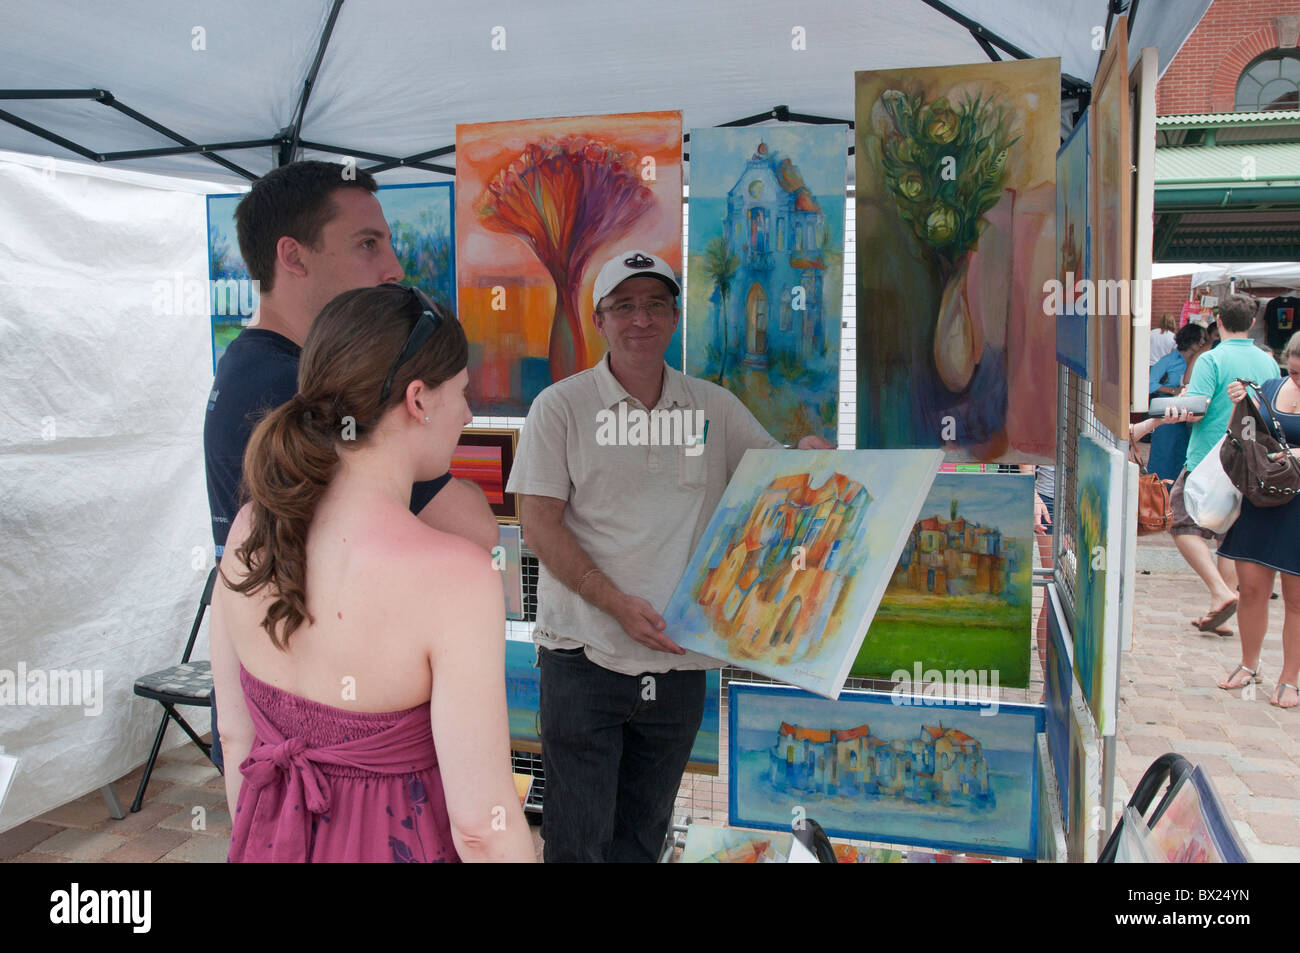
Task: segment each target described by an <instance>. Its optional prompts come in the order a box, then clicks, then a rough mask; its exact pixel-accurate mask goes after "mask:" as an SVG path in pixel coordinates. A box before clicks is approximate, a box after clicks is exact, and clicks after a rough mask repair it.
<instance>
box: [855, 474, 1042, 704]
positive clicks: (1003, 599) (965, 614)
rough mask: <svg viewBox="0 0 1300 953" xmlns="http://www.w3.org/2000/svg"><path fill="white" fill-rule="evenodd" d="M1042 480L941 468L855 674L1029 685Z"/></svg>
mask: <svg viewBox="0 0 1300 953" xmlns="http://www.w3.org/2000/svg"><path fill="white" fill-rule="evenodd" d="M1033 511H1034V478H1033V476H1031V475H1029V474H1020V473H986V474H978V473H976V474H967V473H953V474H949V473H940V474H939V475H938V476H936V477H935V478H934V483H933V484H932V485H931V486H930V493H929V495H928V496H927V497H926V498H925V504H924V505H923V506H922V507H921V513H920V516H919V518H918V519H917V520H916V522H915V523H913V524H912V529H911V532H910V533H909V534H908V537H907V542H906V543H905V544H904V546H903V552H902V555H901V556H900V557H899V560H898V564H897V566H896V567H895V568H894V572H893V575H892V577H891V578H890V581H889V586H888V588H887V589H886V590H885V594H884V596H883V598H882V599H881V600H880V606H879V608H877V609H876V614H875V616H874V617H873V618H872V620H871V627H870V628H868V629H867V634H866V637H865V638H863V640H862V647H861V648H860V649H859V650H858V655H857V658H856V659H855V660H854V663H853V668H852V669H851V670H850V674H851V675H854V676H856V677H861V678H880V679H886V678H895V679H897V677H898V675H899V674H900V673H904V672H905V673H907V674H908V678H909V679H910V680H911V681H913V682H922V683H923V682H924V681H925V680H926V673H930V672H932V671H933V672H939V673H942V675H943V676H944V677H943V681H944V682H945V683H948V684H952V683H956V682H961V683H964V684H970V685H974V684H978V685H980V686H991V688H992V691H993V692H994V693H996V692H997V690H998V688H999V687H1003V688H1026V687H1028V685H1029V642H1030V639H1029V636H1030V629H1031V627H1032V626H1031V623H1032V621H1033V619H1032V605H1031V603H1032V600H1033V561H1034V560H1033V546H1034V542H1033V539H1034V527H1033V516H1034V512H1033Z"/></svg>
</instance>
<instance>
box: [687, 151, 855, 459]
mask: <svg viewBox="0 0 1300 953" xmlns="http://www.w3.org/2000/svg"><path fill="white" fill-rule="evenodd" d="M848 144H849V136H848V127H847V126H832V125H828V126H780V127H776V126H765V127H762V128H747V129H693V130H691V193H690V235H689V244H688V247H687V254H688V264H689V271H690V274H691V278H692V280H691V281H690V282H689V283H688V285H687V288H686V292H687V300H686V314H687V319H688V324H687V328H686V373H687V374H691V375H693V376H695V377H702V378H704V379H705V380H708V381H712V382H713V383H715V384H719V385H721V386H722V387H725V388H727V389H728V390H730V391H731V392H732V393H734V394H735V395H736V396H737V397H739V398H740V399H741V401H742V402H743V403H744V404H745V406H746V407H748V408H749V410H750V412H751V413H753V414H754V416H755V417H756V418H758V422H759V423H761V424H762V425H763V426H764V428H766V430H767V431H768V432H769V433H771V434H772V435H773V436H775V437H776V438H777V439H778V440H781V441H782V442H784V443H787V444H794V443H797V442H798V440H799V438H800V437H803V436H805V435H807V434H819V435H820V436H822V437H825V438H826V439H827V440H829V441H831V442H832V443H834V442H835V440H836V434H837V432H838V419H839V394H840V310H841V299H842V298H843V294H844V176H845V171H846V163H845V156H846V154H847V149H848Z"/></svg>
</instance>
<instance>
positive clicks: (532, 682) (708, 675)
mask: <svg viewBox="0 0 1300 953" xmlns="http://www.w3.org/2000/svg"><path fill="white" fill-rule="evenodd" d="M536 663H537V647H536V646H535V645H533V643H532V642H521V641H517V640H514V639H507V640H506V708H507V709H508V714H509V719H510V746H511V747H512V748H515V749H517V750H519V751H532V752H539V751H541V750H542V724H541V716H540V711H541V697H542V694H541V670H540V669H538V668H537V667H536ZM704 674H705V680H704V718H703V719H702V720H701V721H700V730H699V731H698V732H696V735H695V744H693V745H692V746H691V755H690V760H689V761H687V763H686V770H687V771H693V772H695V773H696V774H717V773H718V739H719V729H720V727H721V725H720V718H721V715H720V710H721V707H722V706H721V699H722V677H721V673H720V672H719V671H718V670H717V669H710V670H709V671H707V672H705V673H704Z"/></svg>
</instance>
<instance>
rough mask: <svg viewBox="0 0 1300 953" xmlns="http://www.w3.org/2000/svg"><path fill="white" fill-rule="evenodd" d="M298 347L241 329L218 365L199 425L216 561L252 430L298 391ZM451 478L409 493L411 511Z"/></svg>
mask: <svg viewBox="0 0 1300 953" xmlns="http://www.w3.org/2000/svg"><path fill="white" fill-rule="evenodd" d="M301 355H302V348H300V347H299V346H298V345H296V344H294V343H293V342H292V341H290V340H289V339H288V338H287V337H285V336H284V335H282V334H276V333H275V332H274V331H267V330H264V329H262V328H245V329H244V330H243V331H241V332H240V334H239V337H237V338H235V339H234V340H233V341H231V342H230V345H229V347H227V348H226V353H225V354H223V355H222V357H221V361H220V362H219V363H218V364H217V375H216V378H215V379H214V380H213V382H212V393H210V394H209V395H208V412H207V416H206V418H205V420H204V422H203V458H204V461H205V464H206V468H207V474H208V509H209V511H210V512H211V514H212V541H213V542H214V543H216V546H217V558H218V559H220V558H221V553H222V551H223V550H224V549H225V546H226V535H227V534H228V533H229V532H230V524H231V522H232V521H233V520H234V518H235V514H236V513H238V512H239V504H240V499H239V483H240V478H241V476H242V474H243V469H244V451H245V450H246V449H247V448H248V440H249V438H250V437H251V436H252V435H253V428H254V427H256V426H257V423H258V421H260V420H261V419H262V417H263V416H265V415H266V413H267V412H268V411H270V410H273V409H275V408H276V407H279V406H280V405H281V404H285V403H288V402H289V401H290V400H291V399H292V398H293V395H294V394H296V393H297V392H298V358H299V357H300V356H301ZM449 479H451V475H450V474H443V475H442V476H440V477H438V479H436V480H429V481H428V482H425V483H417V484H415V485H414V486H413V487H412V488H411V512H412V513H419V512H420V511H421V510H422V509H424V507H425V505H426V504H428V502H429V501H430V500H432V499H433V498H434V497H435V496H437V494H438V491H439V490H441V489H442V488H443V487H444V486H446V484H447V481H448V480H449Z"/></svg>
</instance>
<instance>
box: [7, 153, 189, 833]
mask: <svg viewBox="0 0 1300 953" xmlns="http://www.w3.org/2000/svg"><path fill="white" fill-rule="evenodd" d="M48 171H49V170H43V169H42V168H41V167H40V166H39V165H38V164H36V163H35V162H34V161H33V160H26V159H23V160H18V161H11V160H8V159H5V158H3V157H0V352H2V353H3V354H4V362H3V365H2V367H3V369H2V370H0V620H2V621H0V670H4V669H7V670H9V672H10V673H13V675H12V676H11V678H12V677H13V676H16V674H17V670H18V669H19V666H25V668H26V669H27V671H28V680H27V687H28V688H30V687H32V685H33V684H34V682H33V679H32V673H33V672H35V671H38V670H39V672H43V673H52V672H60V671H62V672H67V671H70V670H83V671H89V672H91V673H92V674H91V677H90V678H89V679H88V680H87V681H88V682H89V683H90V685H89V687H90V688H91V689H93V686H94V685H95V684H96V683H97V679H98V677H99V676H98V675H97V674H96V673H102V679H103V682H102V684H103V697H102V698H95V697H92V696H93V692H87V691H86V687H85V686H83V688H82V697H65V698H59V699H50V700H51V701H60V700H62V701H70V702H72V704H65V705H53V704H31V703H30V702H31V699H30V698H29V699H28V704H4V705H0V745H3V746H4V747H5V749H6V753H8V754H13V755H17V756H18V757H19V758H21V759H22V760H21V764H20V766H19V770H18V774H17V776H16V777H15V779H14V783H13V787H12V789H11V791H10V794H9V798H8V801H7V802H6V804H5V806H4V810H3V813H0V831H3V830H6V829H8V828H10V827H13V826H15V825H17V824H19V823H22V822H23V821H25V820H27V819H28V818H31V817H34V816H36V815H38V814H41V813H43V812H45V811H47V810H50V809H51V808H54V807H56V806H58V805H60V804H63V803H65V802H67V801H69V800H71V799H73V798H76V797H79V796H81V795H82V794H85V793H87V792H90V791H94V790H95V789H96V788H98V787H100V786H102V785H104V784H106V783H108V782H110V781H113V780H116V779H117V778H120V777H122V776H123V775H124V774H127V773H129V772H130V771H131V770H132V769H133V768H135V767H136V766H137V765H139V764H141V763H142V762H143V761H144V759H145V757H146V756H147V755H148V751H149V745H150V744H151V743H152V740H153V735H154V732H155V731H156V729H157V726H158V720H159V717H160V716H161V714H162V708H161V707H160V706H159V705H158V704H157V703H156V702H153V701H147V700H145V699H142V698H138V697H136V696H135V695H134V694H133V693H132V686H133V684H134V682H135V679H136V678H137V677H139V676H141V675H144V674H146V673H148V672H151V671H155V670H157V669H160V668H164V667H166V666H168V665H172V664H175V663H176V662H178V661H179V660H180V655H181V651H182V649H183V647H184V641H185V638H186V636H187V635H188V632H189V627H190V623H191V621H192V619H193V615H194V611H195V608H196V606H197V604H198V598H199V595H200V594H201V591H202V586H203V583H204V580H205V578H206V575H207V569H208V567H209V566H210V564H211V555H210V553H211V549H212V538H211V530H210V523H209V517H208V506H207V491H206V487H205V485H204V475H203V474H204V470H203V447H202V428H203V414H204V409H205V406H206V398H207V393H208V390H209V389H210V387H211V382H212V366H211V350H210V331H209V321H208V316H207V309H206V300H205V298H204V297H203V296H200V298H199V302H198V304H199V306H200V307H201V308H202V311H201V313H199V314H198V315H186V314H184V313H176V312H177V311H178V310H180V309H178V308H177V306H176V303H175V302H173V301H171V300H170V293H169V294H168V295H161V294H159V290H160V289H159V288H157V287H155V286H156V285H157V284H158V283H159V282H165V283H166V285H167V286H168V287H169V289H170V287H171V286H172V285H173V283H174V280H175V276H176V275H177V274H179V275H180V276H181V277H182V281H184V280H200V281H204V282H205V284H204V288H206V279H207V263H206V258H207V255H206V238H207V236H206V234H205V228H204V223H205V221H206V217H205V206H204V197H203V195H202V194H197V193H195V192H186V191H177V190H175V185H174V181H175V180H172V181H171V182H167V184H166V185H165V186H154V187H142V186H141V185H137V184H128V183H126V182H122V181H115V180H114V178H118V177H120V176H118V177H105V176H103V175H102V174H100V173H99V170H95V169H91V170H89V174H87V172H86V170H85V167H84V166H76V165H74V164H71V163H58V164H57V165H56V166H54V168H53V174H52V175H50V174H47V172H48ZM137 178H148V179H150V180H155V177H137ZM156 181H159V182H163V181H165V180H156ZM181 304H183V301H182V302H181ZM196 547H198V553H199V556H198V558H197V559H196V557H195V550H196ZM204 562H206V565H204V564H203V563H204ZM207 652H208V649H207V640H206V635H204V636H203V637H201V639H200V643H199V644H198V645H197V646H196V649H195V653H194V657H195V658H207V657H208V655H207ZM4 679H5V673H4V672H0V691H3V690H4V685H3V680H4ZM8 687H9V688H11V689H12V688H13V684H12V681H10V684H9V686H8ZM75 694H76V693H75V692H73V691H70V692H68V695H69V696H75ZM4 697H5V696H3V695H0V698H4ZM17 700H18V699H17V696H16V694H15V697H14V701H17ZM95 710H99V711H100V714H98V715H95V714H87V711H90V712H94V711H95ZM182 712H183V713H184V714H186V716H187V718H189V716H190V715H191V714H192V715H194V718H193V719H191V722H192V723H194V724H195V727H196V728H197V729H198V730H199V731H200V733H203V732H206V731H207V728H208V717H209V716H208V713H207V710H206V709H200V708H187V709H182ZM168 742H169V745H170V746H174V745H176V744H181V743H185V744H188V743H189V742H188V740H187V739H186V738H185V736H184V733H183V732H182V731H181V730H180V729H179V728H178V727H176V726H175V725H172V726H171V727H170V728H169V729H168ZM121 793H122V797H123V798H124V799H125V798H126V797H127V792H121ZM130 794H131V795H134V792H133V791H132V792H130Z"/></svg>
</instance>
